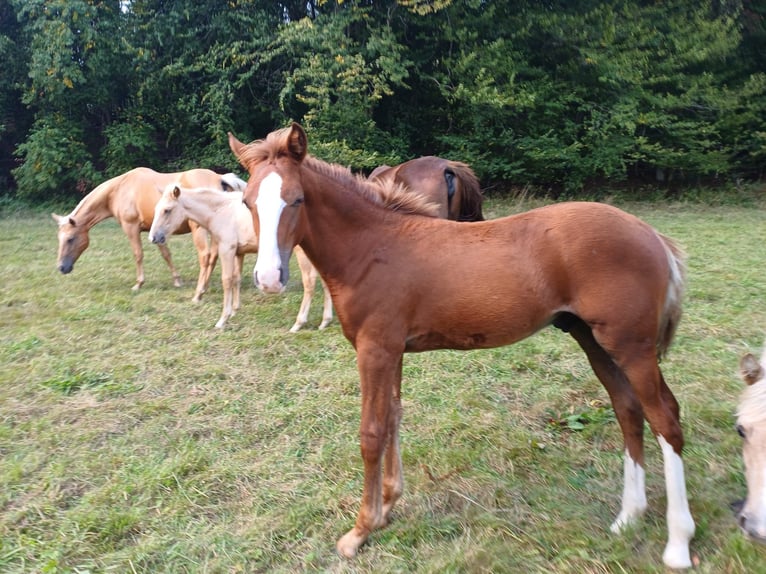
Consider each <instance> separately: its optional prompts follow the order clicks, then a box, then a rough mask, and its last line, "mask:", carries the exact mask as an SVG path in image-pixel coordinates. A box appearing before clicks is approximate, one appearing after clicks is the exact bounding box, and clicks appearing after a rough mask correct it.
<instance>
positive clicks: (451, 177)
mask: <svg viewBox="0 0 766 574" xmlns="http://www.w3.org/2000/svg"><path fill="white" fill-rule="evenodd" d="M368 179H370V180H375V179H377V180H379V181H386V180H392V181H394V182H396V183H401V184H403V185H406V186H407V187H409V188H410V189H412V190H414V191H416V192H418V193H419V194H420V195H423V196H425V197H426V198H428V200H430V201H432V202H433V203H436V204H438V205H439V206H440V207H439V214H438V215H439V217H442V218H444V219H452V220H454V221H483V220H484V216H483V215H482V212H481V203H482V200H483V196H482V193H481V186H480V185H479V180H478V179H477V178H476V175H475V174H474V173H473V170H472V169H471V168H470V167H469V166H468V165H466V164H464V163H461V162H459V161H450V160H448V159H443V158H440V157H435V156H432V155H429V156H424V157H419V158H416V159H411V160H410V161H406V162H404V163H401V164H399V165H397V166H395V167H389V166H387V165H382V166H380V167H377V168H375V169H374V170H373V172H372V173H371V174H370V175H369V177H368Z"/></svg>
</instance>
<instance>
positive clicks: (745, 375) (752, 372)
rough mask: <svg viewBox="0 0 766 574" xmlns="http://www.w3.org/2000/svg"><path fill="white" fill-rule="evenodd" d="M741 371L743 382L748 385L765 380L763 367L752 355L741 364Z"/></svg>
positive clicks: (745, 357)
mask: <svg viewBox="0 0 766 574" xmlns="http://www.w3.org/2000/svg"><path fill="white" fill-rule="evenodd" d="M739 371H740V374H741V375H742V380H743V381H745V383H747V384H748V385H752V384H754V383H757V382H758V381H760V380H761V379H762V378H763V374H764V373H763V367H762V366H761V364H760V363H759V362H758V359H756V358H755V357H754V356H753V355H752V354H751V353H748V354H747V355H745V356H744V357H742V360H740V362H739Z"/></svg>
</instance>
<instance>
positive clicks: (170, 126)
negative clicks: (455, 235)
mask: <svg viewBox="0 0 766 574" xmlns="http://www.w3.org/2000/svg"><path fill="white" fill-rule="evenodd" d="M0 61H1V62H2V63H3V65H2V66H0V197H1V196H15V197H19V198H24V199H27V200H31V201H39V200H47V199H54V198H60V197H78V196H81V195H82V194H83V193H86V192H87V191H89V190H90V189H91V188H92V187H94V186H95V185H96V184H97V183H99V182H100V181H102V180H104V179H106V178H108V177H113V176H115V175H117V174H119V173H122V172H124V171H127V170H129V169H131V168H133V167H136V166H148V167H152V168H154V169H156V170H159V171H176V170H181V169H187V168H191V167H210V168H214V169H222V170H233V169H236V168H237V166H236V163H235V162H234V161H233V156H232V155H231V153H230V151H229V150H228V146H227V144H226V133H227V132H228V131H232V132H233V133H235V135H237V136H238V137H239V138H240V139H242V140H243V141H245V140H250V139H255V138H260V137H263V136H265V135H266V134H267V133H268V132H270V131H272V130H273V129H275V128H278V127H282V126H284V125H286V124H287V123H288V122H289V121H291V120H295V121H299V122H300V123H301V124H303V125H304V127H305V128H306V130H307V132H308V134H309V138H310V143H311V152H312V153H313V154H314V155H316V156H318V157H321V158H323V159H325V160H328V161H333V162H338V163H342V164H344V165H347V166H350V167H351V168H352V169H354V170H358V171H367V170H371V169H372V168H374V167H376V166H377V165H380V164H389V165H391V164H396V163H399V162H401V161H404V160H406V159H409V158H412V157H417V156H419V155H429V154H433V155H441V156H444V157H448V158H450V159H457V160H461V161H464V162H467V163H469V164H470V165H471V166H472V167H473V168H474V170H475V171H476V172H477V174H478V175H479V176H480V178H481V179H482V181H483V183H484V184H485V185H495V186H497V187H496V188H497V189H502V188H503V187H504V186H508V185H518V186H529V187H531V188H533V189H544V190H555V191H556V192H557V193H558V192H561V191H564V192H567V193H571V194H576V193H578V192H579V191H581V190H583V189H585V188H587V187H588V186H590V185H594V184H598V183H599V182H605V181H606V182H611V183H615V182H626V183H631V182H657V181H664V182H668V181H676V182H681V183H692V184H694V183H698V182H700V181H704V182H708V181H718V182H720V181H724V182H731V181H735V180H741V179H745V180H747V179H756V178H760V177H761V176H762V175H763V169H764V168H763V166H764V159H766V66H765V64H764V62H766V0H702V1H700V0H667V1H663V2H657V1H655V0H644V1H640V0H639V1H619V0H613V1H597V0H576V1H575V0H540V1H535V0H520V1H515V0H507V1H501V0H286V1H274V0H0Z"/></svg>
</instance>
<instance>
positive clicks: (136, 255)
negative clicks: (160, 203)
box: [122, 223, 144, 291]
mask: <svg viewBox="0 0 766 574" xmlns="http://www.w3.org/2000/svg"><path fill="white" fill-rule="evenodd" d="M122 230H123V231H124V232H125V235H127V236H128V240H129V241H130V247H131V248H132V249H133V259H135V261H136V284H135V285H133V287H132V290H133V291H138V290H139V289H141V285H143V284H144V249H143V247H142V246H141V230H140V229H139V228H138V226H137V225H134V224H131V223H122Z"/></svg>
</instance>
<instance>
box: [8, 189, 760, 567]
mask: <svg viewBox="0 0 766 574" xmlns="http://www.w3.org/2000/svg"><path fill="white" fill-rule="evenodd" d="M619 205H620V207H623V208H626V209H627V210H628V211H630V212H632V213H635V214H636V215H638V216H640V217H642V218H644V219H645V220H647V221H648V222H650V223H651V224H653V225H654V226H655V227H657V228H658V229H659V230H660V231H662V232H663V233H666V234H668V235H670V236H672V237H674V238H676V239H677V240H679V241H680V242H681V243H682V244H683V245H684V247H685V249H686V250H687V252H688V254H689V260H688V265H689V273H688V290H687V295H686V304H685V314H684V318H683V321H682V324H681V327H680V329H679V332H678V334H677V337H676V340H675V344H674V345H673V347H672V348H671V351H670V354H669V356H668V357H667V358H666V360H665V361H664V363H663V369H664V373H665V377H666V379H667V381H668V383H669V385H670V387H671V389H672V390H673V391H674V393H675V394H676V397H677V398H678V400H679V402H680V404H681V409H682V417H683V419H682V422H683V426H684V430H685V433H686V440H687V446H686V450H685V462H686V472H687V487H688V491H689V495H690V501H691V510H692V514H693V516H694V518H695V520H696V523H697V534H696V537H695V538H694V540H693V542H692V552H693V555H694V557H695V560H696V561H698V563H699V565H698V567H697V568H696V571H698V572H704V573H716V574H718V573H726V572H729V573H739V572H743V573H744V572H756V571H764V569H766V549H764V548H762V547H759V546H756V545H754V544H752V543H751V542H748V541H747V540H745V539H744V538H743V536H742V535H741V534H740V532H739V530H738V528H737V527H736V525H735V521H734V516H733V513H732V510H731V509H730V506H729V505H730V503H731V502H732V501H734V500H736V499H741V498H743V496H744V494H745V482H744V477H743V469H742V461H741V446H740V438H739V436H737V433H736V432H734V428H733V426H734V411H735V408H736V403H737V398H738V395H739V393H740V391H741V388H742V383H741V381H740V380H739V378H738V375H737V370H738V362H739V357H740V356H741V355H742V354H743V353H744V352H746V351H754V352H755V351H759V350H760V348H761V346H762V344H763V341H764V338H766V275H765V274H764V269H765V268H766V266H765V265H764V264H765V263H766V241H764V239H766V209H764V207H766V206H765V205H764V202H763V201H758V200H756V201H754V202H751V203H749V204H748V205H744V206H743V205H740V206H731V205H718V206H715V207H713V206H710V205H704V204H701V203H681V202H678V203H667V202H663V203H652V204H636V203H631V204H619ZM531 206H532V204H531V202H529V201H526V202H521V201H515V200H510V199H504V200H490V201H489V203H488V206H487V210H486V211H487V214H488V216H490V217H497V216H500V215H504V214H507V213H511V212H514V211H519V210H521V209H524V208H527V207H531ZM0 224H1V225H2V235H0V246H1V247H2V253H3V257H2V261H0V270H2V273H1V275H0V276H1V277H2V283H1V284H0V485H2V488H0V571H3V572H13V573H22V572H23V573H27V572H48V573H54V572H120V573H124V572H152V573H160V572H167V573H170V572H172V573H182V572H189V573H198V572H248V573H250V572H339V573H350V572H360V573H361V572H375V573H381V572H433V573H436V572H439V573H441V572H509V573H514V572H557V573H573V574H574V573H577V574H581V573H584V572H585V573H605V572H610V573H611V572H664V571H665V568H664V567H663V566H662V562H661V554H662V550H663V547H664V543H665V538H666V523H665V518H664V513H665V495H664V485H663V478H662V463H661V456H660V451H659V448H658V447H657V445H656V443H655V442H654V441H653V440H651V437H649V436H647V459H648V464H647V488H648V498H649V505H650V507H649V511H648V513H647V515H646V517H645V519H644V520H643V521H642V522H641V523H639V524H638V525H636V526H635V527H634V528H633V529H631V530H630V531H629V532H627V533H625V534H624V535H619V536H616V535H612V534H610V533H609V530H608V529H609V525H610V524H611V521H612V520H613V518H614V516H615V514H616V512H617V511H618V509H619V503H620V495H621V487H622V441H621V437H620V433H619V429H618V427H617V424H616V422H615V421H614V417H613V414H612V411H611V407H610V405H609V402H608V398H607V396H606V393H605V391H604V390H603V389H602V387H601V386H600V384H599V383H598V381H597V380H596V378H595V376H594V375H593V373H592V372H591V370H590V368H589V367H588V365H587V363H586V360H585V357H584V355H583V354H582V352H581V351H580V350H579V349H578V348H577V347H576V345H575V343H574V342H573V341H572V340H571V339H570V338H568V337H567V336H566V335H564V334H562V333H560V332H558V331H556V330H555V329H546V330H545V331H543V332H541V333H539V334H537V335H536V336H534V337H532V338H530V339H527V340H526V341H523V342H521V343H519V344H516V345H514V346H510V347H506V348H501V349H494V350H487V351H472V352H450V351H441V352H433V353H425V354H420V355H408V356H407V357H406V359H405V367H404V383H403V399H404V419H403V422H402V454H403V463H404V473H405V492H404V496H403V498H402V499H401V500H400V502H399V503H398V506H397V507H396V509H395V519H394V521H393V523H392V524H391V525H390V526H388V527H387V528H385V529H383V530H381V531H379V532H377V533H375V534H374V535H373V536H372V537H371V540H370V543H368V544H367V545H366V546H364V547H363V548H362V550H361V552H360V554H359V556H358V557H357V558H356V559H355V560H352V561H346V560H343V559H341V558H339V557H338V556H337V555H336V553H335V551H334V545H335V541H336V539H337V538H338V537H339V536H340V535H342V534H343V533H344V532H345V531H346V530H347V529H349V528H350V527H351V526H352V525H353V522H354V519H355V515H356V511H357V509H358V504H359V498H360V495H361V486H362V465H361V460H360V455H359V446H358V424H359V392H358V383H357V373H356V368H355V360H354V352H353V349H352V347H351V346H350V345H349V344H348V342H347V341H346V340H345V339H344V338H343V336H342V334H341V332H340V329H339V326H338V323H337V321H336V322H335V323H334V324H333V325H332V326H331V327H330V328H329V329H328V330H327V331H324V332H319V331H317V330H316V329H315V327H316V325H317V324H318V322H319V317H320V314H321V300H320V298H319V297H317V298H316V299H315V302H314V307H313V309H312V315H311V320H310V325H309V328H308V329H307V330H305V331H302V332H300V333H298V334H290V333H288V328H289V327H290V326H291V325H292V323H293V320H294V319H295V314H296V312H297V309H298V306H299V303H300V298H301V288H300V282H299V275H298V273H297V269H296V268H294V269H293V273H292V279H291V281H292V286H291V288H290V289H289V291H288V292H287V294H286V296H283V297H269V296H264V295H261V294H259V293H258V292H257V291H256V290H255V289H254V288H253V287H252V284H251V281H250V279H249V272H250V270H251V269H252V265H253V264H254V262H255V257H254V256H248V257H247V258H246V259H245V266H246V271H247V274H246V275H247V276H246V277H245V278H244V281H243V308H242V309H241V310H240V312H239V313H238V314H237V315H236V316H234V317H233V318H232V319H231V320H230V321H229V323H228V325H227V328H226V330H224V331H223V332H219V331H216V330H214V329H213V325H214V323H215V321H216V319H217V318H218V316H219V314H220V306H221V287H220V273H219V270H216V272H215V274H214V277H213V281H212V285H211V291H210V292H209V293H208V294H206V295H205V297H204V300H203V302H202V303H201V304H200V305H193V304H192V303H191V302H190V299H191V296H192V292H193V288H194V281H195V279H196V272H197V270H196V268H195V267H196V258H195V255H194V253H193V249H192V245H191V240H190V238H189V237H188V236H185V237H177V238H173V239H172V240H171V242H170V247H171V250H172V253H173V256H174V259H175V261H176V263H177V265H178V267H179V268H180V270H181V272H182V275H183V278H184V280H185V285H184V287H182V288H180V289H175V288H173V287H172V283H171V279H170V274H169V272H168V270H167V268H166V267H165V264H164V262H163V261H162V260H161V258H160V256H159V253H158V252H157V250H156V249H155V248H154V247H153V246H151V245H149V244H148V240H147V239H146V236H144V244H145V246H146V259H145V265H146V277H147V280H146V284H145V286H144V288H143V289H142V290H141V291H140V292H138V293H133V292H131V290H130V287H131V286H132V285H133V283H134V278H135V274H134V265H133V260H132V255H131V253H130V249H129V247H128V242H127V239H126V238H125V237H124V235H123V234H122V232H121V230H120V229H119V228H118V227H117V226H116V224H115V223H114V222H113V220H109V221H107V222H104V223H102V224H100V225H98V226H96V227H95V228H94V229H93V230H92V233H91V244H90V248H89V249H88V250H87V251H86V252H85V253H84V255H83V256H82V257H81V259H80V260H79V261H78V262H77V264H76V265H75V270H74V272H73V273H72V274H71V275H68V276H61V275H60V274H59V273H58V272H57V271H56V269H55V267H54V263H55V252H56V238H55V224H54V223H53V222H52V221H51V220H50V217H49V216H48V215H47V214H34V213H24V212H20V213H12V214H5V215H4V216H3V217H2V218H1V219H0ZM626 256H628V255H627V254H626ZM293 264H294V262H293ZM647 434H648V433H647Z"/></svg>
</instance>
